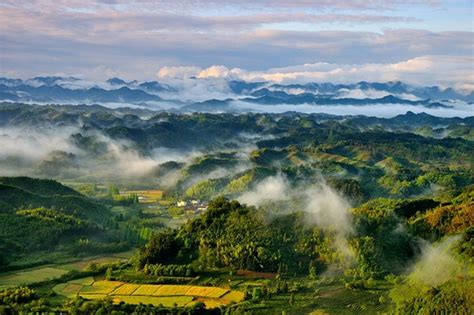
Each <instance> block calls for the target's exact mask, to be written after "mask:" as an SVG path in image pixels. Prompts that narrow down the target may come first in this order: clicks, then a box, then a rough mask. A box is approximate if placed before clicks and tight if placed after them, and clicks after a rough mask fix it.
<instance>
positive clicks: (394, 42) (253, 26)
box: [0, 0, 474, 90]
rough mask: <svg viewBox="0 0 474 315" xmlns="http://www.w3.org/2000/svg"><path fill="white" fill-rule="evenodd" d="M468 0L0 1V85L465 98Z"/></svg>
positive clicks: (473, 62)
mask: <svg viewBox="0 0 474 315" xmlns="http://www.w3.org/2000/svg"><path fill="white" fill-rule="evenodd" d="M473 14H474V8H473V1H472V0H459V1H454V0H453V1H442V0H439V1H437V0H391V1H389V0H353V1H332V0H252V1H249V0H210V1H204V0H194V1H192V0H169V1H163V0H161V1H160V0H157V1H149V0H136V1H122V0H54V1H53V0H41V1H35V0H30V1H24V0H1V1H0V76H7V77H15V78H28V77H33V76H38V75H72V76H78V77H85V78H89V79H91V80H104V79H107V78H110V77H113V76H118V77H122V78H125V79H129V80H132V79H138V80H151V79H159V80H167V79H170V78H171V79H176V78H181V77H189V76H198V77H202V78H207V77H232V78H240V79H246V80H260V79H266V80H273V81H276V82H295V81H298V82H299V81H302V82H304V81H317V82H319V81H331V82H356V81H360V80H367V81H389V80H403V81H406V82H408V83H413V84H420V85H432V84H437V85H444V86H453V87H456V88H459V89H464V90H473V89H474V40H473V38H474V36H473V31H474V22H473V21H474V20H473Z"/></svg>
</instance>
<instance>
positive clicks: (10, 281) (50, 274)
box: [0, 266, 68, 289]
mask: <svg viewBox="0 0 474 315" xmlns="http://www.w3.org/2000/svg"><path fill="white" fill-rule="evenodd" d="M67 272H68V270H66V269H62V268H56V267H44V266H43V267H39V268H33V269H28V270H22V271H15V272H10V273H6V274H3V275H1V276H0V289H6V288H9V287H15V286H19V285H22V284H31V283H35V282H40V281H44V280H48V279H54V278H58V277H60V276H62V275H64V274H65V273H67Z"/></svg>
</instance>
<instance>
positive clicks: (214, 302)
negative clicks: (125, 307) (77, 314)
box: [53, 277, 244, 308]
mask: <svg viewBox="0 0 474 315" xmlns="http://www.w3.org/2000/svg"><path fill="white" fill-rule="evenodd" d="M91 279H92V280H93V278H91V277H89V278H83V279H77V280H71V281H69V282H67V283H61V284H58V285H56V286H55V287H54V289H53V290H54V291H55V292H56V293H58V294H60V295H63V296H67V297H73V296H77V295H79V296H82V297H83V298H86V299H92V300H93V299H104V298H110V299H112V301H113V302H114V303H120V302H121V301H123V302H126V303H130V304H139V303H143V304H153V305H160V304H162V305H164V306H173V305H175V304H176V305H177V306H190V305H192V304H194V303H197V302H203V303H204V304H205V305H206V308H215V307H219V306H224V305H228V304H231V303H238V302H241V301H242V300H243V299H244V294H243V293H242V292H240V291H235V290H229V289H226V288H220V287H206V286H193V285H154V284H133V283H125V282H120V281H107V280H99V281H92V280H91Z"/></svg>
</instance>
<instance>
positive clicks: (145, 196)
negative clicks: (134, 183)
mask: <svg viewBox="0 0 474 315" xmlns="http://www.w3.org/2000/svg"><path fill="white" fill-rule="evenodd" d="M120 194H121V195H122V196H131V195H137V196H138V198H139V200H140V203H145V204H147V203H157V202H159V201H160V200H161V198H162V196H163V191H161V190H156V189H153V190H127V191H123V192H121V193H120Z"/></svg>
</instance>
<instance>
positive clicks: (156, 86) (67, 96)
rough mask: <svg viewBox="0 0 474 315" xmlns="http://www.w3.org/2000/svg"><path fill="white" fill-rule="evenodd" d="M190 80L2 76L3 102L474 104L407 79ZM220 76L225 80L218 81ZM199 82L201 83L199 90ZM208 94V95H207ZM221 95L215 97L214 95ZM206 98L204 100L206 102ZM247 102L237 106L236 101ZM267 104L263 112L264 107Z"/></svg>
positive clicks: (207, 107)
mask: <svg viewBox="0 0 474 315" xmlns="http://www.w3.org/2000/svg"><path fill="white" fill-rule="evenodd" d="M213 80H214V81H212V80H211V79H198V78H194V79H188V81H189V82H188V81H186V82H185V84H183V82H180V83H179V84H177V83H176V82H174V83H173V82H172V83H169V84H165V83H162V82H158V81H146V82H139V81H136V80H133V81H126V80H123V79H121V78H117V77H114V78H110V79H108V80H106V81H105V82H90V81H87V80H83V79H80V78H76V77H59V76H44V77H34V78H31V79H26V80H22V79H11V78H5V77H0V100H1V101H14V102H35V103H45V104H53V103H59V104H105V105H107V104H110V103H119V104H131V105H135V106H141V107H143V108H149V109H163V108H167V109H170V108H171V109H174V110H178V111H191V112H192V111H204V112H221V111H252V109H253V106H255V105H257V106H258V105H263V106H268V105H282V104H284V105H295V110H296V111H298V107H297V106H296V105H316V106H327V105H329V106H333V105H353V106H364V105H383V104H402V105H411V106H421V107H426V108H448V107H452V106H453V104H454V103H463V104H466V105H471V104H472V103H473V102H474V92H470V93H468V94H465V93H461V92H460V91H456V90H454V89H452V88H446V89H442V88H440V87H438V86H431V87H418V86H413V85H409V84H405V83H402V82H399V81H397V82H386V83H379V82H365V81H362V82H358V83H354V84H332V83H306V84H274V83H271V82H246V81H238V80H224V81H222V80H223V79H213ZM216 80H220V81H219V82H218V83H219V84H216ZM196 86H202V88H200V89H196ZM206 93H207V94H206ZM216 94H217V95H218V96H219V97H215V95H216ZM203 98H204V100H203ZM236 103H238V104H244V105H243V106H239V107H236V106H234V104H236ZM264 108H265V107H263V109H262V111H265V109H264Z"/></svg>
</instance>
